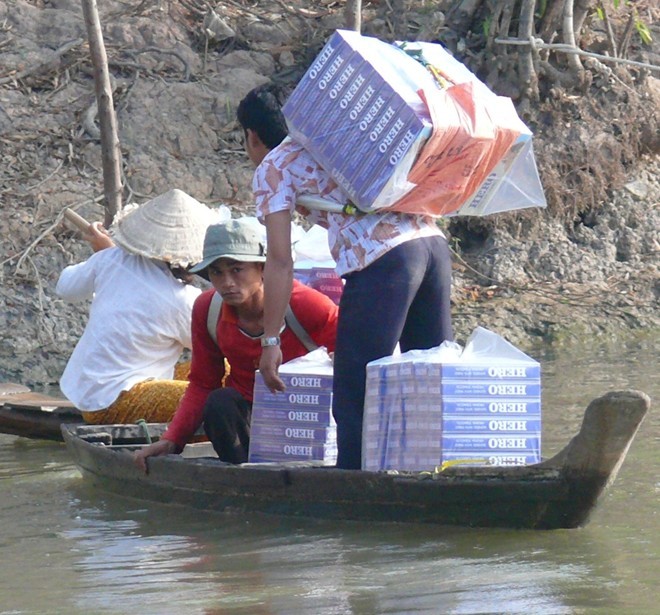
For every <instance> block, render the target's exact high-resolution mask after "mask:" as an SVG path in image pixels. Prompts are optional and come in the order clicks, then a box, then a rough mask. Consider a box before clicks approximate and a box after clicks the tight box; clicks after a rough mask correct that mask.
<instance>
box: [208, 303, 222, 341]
mask: <svg viewBox="0 0 660 615" xmlns="http://www.w3.org/2000/svg"><path fill="white" fill-rule="evenodd" d="M221 308H222V297H221V296H220V293H217V292H216V293H213V297H212V298H211V305H209V313H208V315H207V317H206V328H207V329H208V332H209V335H210V336H211V339H212V340H213V341H214V342H215V345H216V346H217V345H218V319H219V318H220V309H221Z"/></svg>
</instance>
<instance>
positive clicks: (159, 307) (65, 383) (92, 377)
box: [56, 190, 218, 424]
mask: <svg viewBox="0 0 660 615" xmlns="http://www.w3.org/2000/svg"><path fill="white" fill-rule="evenodd" d="M216 221H218V215H217V213H216V212H214V210H211V209H209V208H208V207H207V206H206V205H203V204H202V203H200V202H199V201H197V200H195V199H194V198H192V197H191V196H189V195H188V194H186V193H185V192H182V191H181V190H170V191H169V192H166V193H164V194H161V195H160V196H158V197H156V198H154V199H152V200H151V201H148V202H147V203H144V204H143V205H141V206H139V205H128V206H127V207H126V208H125V209H124V210H123V211H122V212H121V213H120V214H118V215H117V217H116V219H115V221H114V222H113V224H112V226H111V227H110V229H109V232H106V230H105V229H104V228H103V227H102V226H101V225H100V224H99V223H93V224H91V225H90V227H89V229H88V231H87V233H86V234H85V238H86V239H87V241H88V242H89V243H90V245H91V246H92V249H93V250H94V252H95V253H94V254H93V255H92V256H91V257H90V258H89V259H88V260H87V261H85V262H83V263H79V264H77V265H71V266H69V267H66V268H65V269H64V270H63V271H62V273H61V275H60V278H59V281H58V283H57V288H56V292H57V294H58V295H59V296H60V297H62V298H63V299H65V300H67V301H82V300H86V299H91V307H90V311H89V320H88V322H87V325H86V327H85V330H84V332H83V335H82V337H81V338H80V340H79V341H78V344H77V345H76V347H75V349H74V351H73V354H72V355H71V358H70V359H69V362H68V363H67V366H66V368H65V370H64V373H63V375H62V378H61V380H60V388H61V389H62V392H63V393H64V395H66V397H67V398H68V399H69V400H71V401H72V402H73V403H74V404H75V405H76V407H77V408H79V409H80V410H82V411H83V412H82V414H83V417H84V419H85V420H86V421H87V422H89V423H95V424H100V423H127V422H135V421H137V420H139V419H141V418H142V419H145V420H147V421H151V422H164V421H168V420H169V419H170V418H171V416H172V414H173V413H174V410H175V409H176V406H177V404H178V402H179V399H180V398H181V396H182V395H183V393H184V391H185V388H186V386H187V381H185V380H173V378H174V370H175V365H176V364H177V361H178V360H179V358H180V356H181V353H182V351H183V349H184V348H191V346H192V343H191V333H190V320H191V314H192V306H193V303H194V302H195V299H196V298H197V296H198V295H199V294H200V290H199V289H197V288H194V287H193V286H191V285H190V284H188V283H187V282H189V281H190V280H191V279H192V276H191V275H190V274H188V273H187V271H188V269H189V268H190V267H191V266H192V265H194V264H196V263H197V262H199V261H200V260H201V259H202V248H203V244H204V234H205V232H206V228H207V227H208V226H209V224H211V223H213V222H216Z"/></svg>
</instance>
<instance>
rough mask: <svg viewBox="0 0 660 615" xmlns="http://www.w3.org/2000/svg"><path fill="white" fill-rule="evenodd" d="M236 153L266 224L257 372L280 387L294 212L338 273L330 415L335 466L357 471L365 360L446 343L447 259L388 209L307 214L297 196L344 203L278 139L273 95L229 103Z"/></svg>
mask: <svg viewBox="0 0 660 615" xmlns="http://www.w3.org/2000/svg"><path fill="white" fill-rule="evenodd" d="M238 121H239V123H240V124H241V126H242V128H243V131H244V133H245V149H246V152H247V154H248V156H249V157H250V160H251V161H252V162H253V164H254V165H255V166H256V170H255V173H254V177H253V182H252V189H253V192H254V197H255V202H256V213H257V217H258V218H259V219H260V220H261V221H262V222H263V223H264V224H265V225H266V230H267V244H268V255H267V258H266V264H265V269H264V291H265V312H264V337H265V339H267V340H273V343H272V344H270V343H267V344H266V345H264V347H263V348H262V354H261V360H260V364H259V370H260V371H261V373H262V375H263V377H264V380H265V382H266V384H267V385H268V386H269V388H270V389H271V390H273V391H282V390H284V384H283V382H282V380H281V379H280V378H279V376H278V369H279V366H280V364H281V361H282V354H281V351H280V348H279V346H278V345H277V344H276V343H275V340H276V338H277V332H278V331H279V330H280V328H281V326H282V322H283V318H284V312H285V309H286V306H287V304H288V301H289V296H290V293H291V287H292V280H293V261H292V255H291V218H292V216H293V215H294V212H296V211H298V212H299V213H301V214H303V215H304V216H306V217H307V219H308V220H309V221H310V222H312V223H316V224H320V225H321V226H324V227H326V228H327V229H328V241H329V243H330V250H331V252H332V255H333V257H334V259H335V261H336V263H337V273H338V274H339V275H340V276H342V278H343V279H344V280H345V287H344V292H343V293H342V298H341V302H340V304H339V324H338V329H337V343H336V349H335V357H334V385H333V388H334V390H333V414H334V417H335V420H336V422H337V446H338V457H337V467H339V468H344V469H360V467H361V463H362V460H361V453H362V415H363V409H364V395H365V381H366V365H367V363H369V362H370V361H372V360H375V359H378V358H380V357H383V356H387V355H391V354H392V352H393V351H394V349H395V347H396V345H397V343H399V344H400V347H401V350H402V351H404V352H405V351H407V350H410V349H413V348H431V347H434V346H437V345H439V344H441V343H442V342H443V341H445V340H452V339H453V333H452V325H451V313H450V286H451V256H450V252H449V247H448V245H447V241H446V239H445V237H444V235H443V234H442V232H441V231H440V229H439V228H438V226H437V224H436V223H435V220H434V219H433V218H431V217H427V216H415V215H410V214H402V213H395V212H384V213H373V214H364V215H361V214H358V215H350V214H345V213H329V212H323V211H309V210H307V209H305V208H304V207H300V206H297V204H296V202H297V199H298V197H300V196H303V195H311V196H318V197H322V198H323V199H325V200H328V201H334V202H336V203H338V204H340V205H345V204H347V203H348V197H347V195H346V194H345V193H344V192H343V191H342V190H341V189H340V188H339V187H338V185H337V184H336V183H335V182H334V180H333V179H332V178H331V177H330V175H329V174H328V173H327V172H326V171H325V170H324V169H323V168H322V167H321V166H320V165H319V164H318V163H317V162H316V161H315V159H314V158H313V157H312V156H311V154H310V153H309V152H308V151H307V150H306V149H305V148H303V147H302V146H301V145H300V144H299V143H297V142H296V141H294V140H293V139H291V138H289V137H288V136H287V128H286V122H285V120H284V117H283V115H282V112H281V108H280V104H279V100H278V93H277V91H276V90H275V89H274V88H273V87H272V86H268V85H266V86H259V87H257V88H255V89H253V90H252V91H250V92H249V93H248V94H247V95H246V96H245V98H244V99H243V100H242V101H241V103H240V104H239V107H238Z"/></svg>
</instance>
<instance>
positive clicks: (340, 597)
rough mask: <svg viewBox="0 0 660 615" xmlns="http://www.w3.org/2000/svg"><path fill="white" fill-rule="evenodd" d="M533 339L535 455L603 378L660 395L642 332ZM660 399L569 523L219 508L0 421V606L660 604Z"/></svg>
mask: <svg viewBox="0 0 660 615" xmlns="http://www.w3.org/2000/svg"><path fill="white" fill-rule="evenodd" d="M530 354H532V356H535V357H536V358H537V359H539V360H541V364H542V370H543V413H544V414H543V421H544V428H543V454H544V456H550V455H552V454H554V453H555V452H556V451H557V450H559V448H561V447H562V446H563V445H564V444H565V443H566V442H567V441H568V439H569V438H570V437H571V436H572V435H573V434H574V433H575V432H576V430H577V429H578V427H579V424H580V421H581V418H582V413H583V410H584V408H585V407H586V405H587V403H588V402H589V401H590V400H591V399H593V398H594V397H596V396H598V395H600V394H602V393H604V392H606V391H608V390H613V389H620V388H637V389H641V390H644V391H645V392H647V393H648V394H650V395H651V396H652V397H654V398H655V399H656V400H657V399H659V398H660V384H659V382H660V379H658V377H657V376H658V374H657V360H658V357H659V356H660V349H659V348H658V347H657V346H656V345H654V343H653V340H650V339H645V340H640V341H631V342H628V343H626V344H622V345H617V344H612V343H610V344H609V345H602V346H597V347H594V346H592V347H590V348H572V349H571V351H570V353H568V352H567V353H562V352H558V353H555V354H551V353H548V352H543V351H541V350H539V351H538V352H536V353H535V352H534V351H531V352H530ZM659 416H660V412H658V408H657V406H656V407H655V408H652V409H651V413H650V414H649V416H648V417H647V418H646V420H645V422H644V424H643V425H642V427H641V429H640V431H639V433H638V435H637V438H636V439H635V441H634V443H633V446H632V447H631V450H630V452H629V454H628V457H627V459H626V461H625V463H624V465H623V467H622V469H621V471H620V473H619V476H618V478H617V480H616V482H615V483H614V485H613V487H612V488H611V490H610V491H609V492H608V493H607V494H606V495H605V496H604V497H603V499H602V500H601V502H600V505H599V508H598V509H597V510H596V511H595V513H594V514H593V516H592V519H591V521H590V523H589V524H588V525H587V526H586V527H585V528H581V529H579V530H559V531H549V532H543V531H510V530H500V529H496V530H481V529H464V528H463V529H461V528H449V527H427V526H420V525H409V526H404V525H377V524H362V523H345V522H344V523H333V522H319V521H314V520H300V519H281V518H274V517H266V516H257V515H254V516H251V515H240V516H239V515H223V514H209V513H202V512H199V511H192V510H189V509H185V508H178V507H175V506H159V505H155V504H147V503H144V502H140V501H137V500H129V499H124V498H121V497H118V496H111V495H106V494H103V493H100V492H98V491H95V490H93V489H91V488H89V487H87V486H86V485H85V484H84V483H83V481H82V479H81V478H80V475H79V474H78V472H77V470H76V469H75V467H74V466H73V465H72V464H71V463H70V461H69V459H68V457H67V453H66V449H65V448H64V446H63V445H58V444H54V443H45V442H36V441H29V440H25V439H21V438H14V437H12V436H3V435H0V528H1V529H0V554H1V557H0V614H2V615H8V614H11V615H17V614H46V613H48V614H51V613H52V614H60V613H61V614H67V615H68V614H71V615H78V614H81V615H82V614H85V615H95V614H99V615H101V614H115V613H117V614H124V613H126V614H131V613H140V614H141V615H150V614H154V615H169V614H182V613H185V614H207V615H216V614H217V615H220V614H222V615H239V614H240V615H275V614H277V615H285V614H286V615H289V614H297V613H302V614H309V615H331V614H332V615H334V614H348V613H350V614H359V615H371V614H381V613H382V614H385V613H390V614H400V613H415V614H421V613H429V614H510V613H511V614H513V613H525V614H526V615H539V614H548V615H560V614H582V613H589V614H592V613H593V614H612V615H614V614H616V615H619V614H621V613H630V614H635V615H638V614H656V613H660V591H659V590H658V585H659V584H660V572H659V570H660V508H659V506H658V504H659V501H660V498H659V495H660V473H659V469H660V464H659V462H658V454H657V452H658V451H657V448H658V441H659V440H660V418H659Z"/></svg>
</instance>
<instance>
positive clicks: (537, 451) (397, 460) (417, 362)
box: [362, 327, 541, 471]
mask: <svg viewBox="0 0 660 615" xmlns="http://www.w3.org/2000/svg"><path fill="white" fill-rule="evenodd" d="M540 460H541V371H540V365H539V364H538V362H536V361H535V360H534V359H532V358H531V357H528V356H527V355H525V354H524V353H522V352H521V351H519V350H518V349H516V348H515V347H514V346H512V345H511V344H509V343H508V342H506V340H504V339H502V338H501V337H500V336H498V335H497V334H495V333H493V332H491V331H487V330H486V329H482V328H481V327H479V328H478V329H477V330H476V331H475V332H474V333H473V335H472V336H471V338H470V340H469V341H468V344H467V345H466V348H465V350H462V349H461V348H460V347H459V346H458V345H457V344H443V345H442V346H440V347H438V348H432V349H430V350H414V351H410V352H408V353H404V354H401V355H399V356H393V357H385V358H383V359H380V360H378V361H373V362H372V363H370V364H369V365H367V389H366V395H365V408H364V421H363V461H362V467H363V469H365V470H394V469H396V470H408V471H423V470H432V469H433V468H434V467H436V466H440V465H441V464H442V463H444V462H452V463H457V462H461V463H465V464H469V465H483V464H492V465H515V464H518V465H521V464H529V463H538V462H539V461H540Z"/></svg>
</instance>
